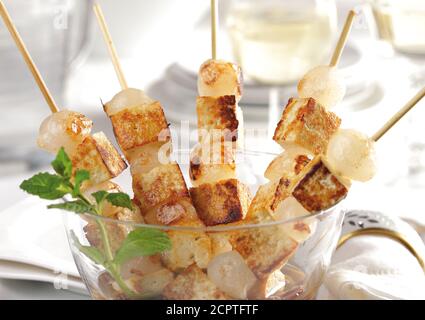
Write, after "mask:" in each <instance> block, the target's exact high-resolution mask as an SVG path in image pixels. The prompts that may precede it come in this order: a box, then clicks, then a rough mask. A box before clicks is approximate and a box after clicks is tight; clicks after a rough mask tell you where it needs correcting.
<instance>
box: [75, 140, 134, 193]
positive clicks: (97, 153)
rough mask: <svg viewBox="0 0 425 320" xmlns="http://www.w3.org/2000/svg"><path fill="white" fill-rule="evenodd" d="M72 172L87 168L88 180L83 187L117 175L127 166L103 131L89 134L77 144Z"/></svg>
mask: <svg viewBox="0 0 425 320" xmlns="http://www.w3.org/2000/svg"><path fill="white" fill-rule="evenodd" d="M72 166H73V171H74V172H73V173H74V174H75V172H76V171H77V170H87V171H88V172H89V173H90V181H89V182H85V183H84V187H87V186H89V185H94V184H98V183H101V182H104V181H107V180H109V179H112V178H114V177H116V176H118V175H119V174H120V173H121V172H122V171H124V170H125V169H126V168H127V164H126V163H125V162H124V160H123V159H122V157H121V155H120V154H119V153H118V151H117V150H116V149H115V148H114V146H113V145H112V144H111V143H110V142H109V140H108V139H107V138H106V136H105V135H104V133H102V132H98V133H96V134H94V135H93V136H89V137H87V138H85V139H84V140H83V142H82V143H81V144H80V145H78V147H77V148H76V151H75V153H74V155H73V157H72Z"/></svg>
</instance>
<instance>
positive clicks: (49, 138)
mask: <svg viewBox="0 0 425 320" xmlns="http://www.w3.org/2000/svg"><path fill="white" fill-rule="evenodd" d="M92 125H93V123H92V121H91V120H90V119H88V118H87V117H86V116H84V115H83V114H81V113H78V112H74V111H69V110H62V111H59V112H56V113H53V114H51V115H49V116H48V117H47V118H46V119H44V121H43V122H42V123H41V126H40V129H39V132H38V138H37V144H38V146H39V147H40V148H41V149H43V150H46V151H47V152H50V153H53V154H56V153H57V152H58V151H59V149H60V148H61V147H64V148H65V151H66V153H67V154H68V155H69V156H72V155H73V153H74V152H75V149H76V147H77V146H78V145H79V144H80V143H81V142H82V141H83V140H84V139H85V138H86V137H87V136H89V135H90V132H91V128H92Z"/></svg>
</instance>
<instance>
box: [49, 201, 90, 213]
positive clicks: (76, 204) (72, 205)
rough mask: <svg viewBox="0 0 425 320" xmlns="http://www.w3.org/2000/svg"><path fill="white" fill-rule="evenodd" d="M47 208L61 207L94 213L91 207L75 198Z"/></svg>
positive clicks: (76, 211)
mask: <svg viewBox="0 0 425 320" xmlns="http://www.w3.org/2000/svg"><path fill="white" fill-rule="evenodd" d="M47 208H48V209H62V210H66V211H71V212H75V213H94V210H93V207H92V206H91V205H89V204H87V203H85V202H84V201H82V200H75V201H69V202H63V203H57V204H51V205H48V206H47Z"/></svg>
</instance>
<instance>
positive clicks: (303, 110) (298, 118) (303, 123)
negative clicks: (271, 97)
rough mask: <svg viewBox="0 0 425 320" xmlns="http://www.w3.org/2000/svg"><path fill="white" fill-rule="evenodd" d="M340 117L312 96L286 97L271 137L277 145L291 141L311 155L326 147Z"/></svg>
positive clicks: (339, 121)
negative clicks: (287, 98) (286, 101)
mask: <svg viewBox="0 0 425 320" xmlns="http://www.w3.org/2000/svg"><path fill="white" fill-rule="evenodd" d="M340 124H341V119H340V118H339V117H338V116H337V115H336V114H334V113H332V112H329V111H327V110H326V109H325V108H324V107H323V106H321V105H320V104H319V103H317V102H316V101H315V100H314V99H313V98H309V99H290V100H289V102H288V104H287V105H286V107H285V110H284V111H283V114H282V117H281V119H280V121H279V123H278V124H277V127H276V130H275V133H274V136H273V140H275V141H276V142H277V143H279V144H280V145H282V146H283V145H284V144H285V143H294V144H296V145H299V146H301V147H304V148H305V149H307V150H309V151H310V152H312V153H314V154H319V153H322V152H324V151H325V150H326V147H327V145H328V142H329V139H330V137H331V136H332V134H333V133H335V131H336V130H337V129H338V128H339V126H340Z"/></svg>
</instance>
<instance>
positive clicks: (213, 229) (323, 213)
mask: <svg viewBox="0 0 425 320" xmlns="http://www.w3.org/2000/svg"><path fill="white" fill-rule="evenodd" d="M190 152H191V149H173V150H172V154H183V153H190ZM237 153H242V154H247V155H255V156H260V155H262V154H263V155H268V156H278V155H279V154H281V152H280V153H278V152H271V151H258V150H249V149H244V150H237ZM343 200H344V199H341V200H340V201H338V202H337V203H335V204H334V205H333V206H331V207H329V208H327V209H325V210H322V211H317V212H315V213H312V214H306V215H302V216H298V217H292V218H289V219H285V220H276V221H268V222H260V223H247V224H241V225H232V223H229V224H220V225H215V226H204V227H192V226H169V225H159V224H147V223H136V222H133V221H128V220H127V221H126V220H118V219H114V218H110V217H105V216H98V215H95V214H91V213H79V214H78V215H79V216H85V217H87V218H88V219H96V220H97V219H99V220H102V221H105V222H109V223H115V224H120V225H125V226H131V227H135V228H150V229H158V230H164V231H172V230H174V231H191V232H209V233H213V232H226V231H238V230H245V229H255V228H265V227H272V226H277V225H284V224H291V223H297V222H300V221H303V220H307V219H314V218H323V217H326V216H327V215H328V214H330V213H331V212H333V211H335V210H341V211H342V210H343V209H342V206H341V205H340V204H341V202H342V201H343ZM66 213H69V214H73V215H75V213H70V212H66Z"/></svg>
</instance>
